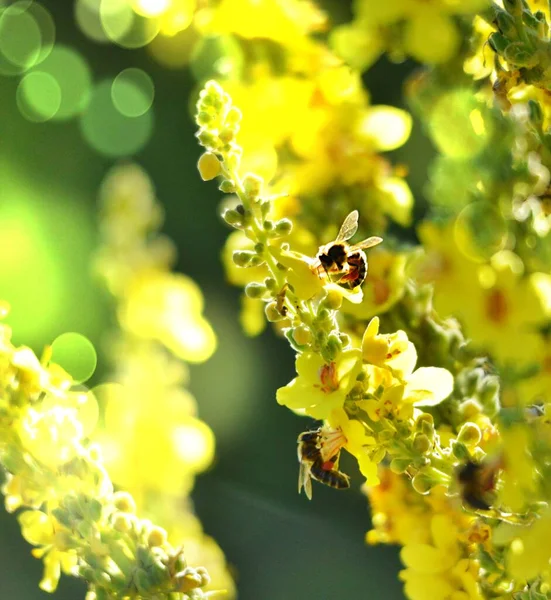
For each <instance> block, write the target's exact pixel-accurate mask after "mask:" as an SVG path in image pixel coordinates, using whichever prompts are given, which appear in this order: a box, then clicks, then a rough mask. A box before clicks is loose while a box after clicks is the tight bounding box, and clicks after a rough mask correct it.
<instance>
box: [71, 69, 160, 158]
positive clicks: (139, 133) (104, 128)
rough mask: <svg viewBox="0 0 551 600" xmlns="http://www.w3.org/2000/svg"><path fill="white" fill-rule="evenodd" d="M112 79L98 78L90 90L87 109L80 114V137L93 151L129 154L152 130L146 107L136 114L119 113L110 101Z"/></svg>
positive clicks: (150, 118)
mask: <svg viewBox="0 0 551 600" xmlns="http://www.w3.org/2000/svg"><path fill="white" fill-rule="evenodd" d="M112 86H113V82H112V80H107V81H103V82H101V83H100V84H99V85H98V86H97V87H96V89H95V90H94V91H93V93H92V98H91V100H90V105H89V106H88V110H87V111H86V112H85V113H84V114H83V115H82V118H81V122H80V125H81V130H82V134H83V136H84V138H85V139H86V141H87V142H88V144H90V146H92V148H94V149H95V150H96V151H97V152H99V153H101V154H104V155H105V156H109V157H122V156H130V155H132V154H135V153H136V152H138V151H139V150H140V149H141V148H143V146H145V144H146V143H147V141H148V140H149V138H150V136H151V133H152V131H153V114H152V111H151V110H149V111H147V112H146V113H145V114H143V115H141V116H139V117H127V116H125V115H123V114H122V113H121V112H120V111H119V110H117V107H116V106H115V105H114V104H113V98H112V94H111V90H112Z"/></svg>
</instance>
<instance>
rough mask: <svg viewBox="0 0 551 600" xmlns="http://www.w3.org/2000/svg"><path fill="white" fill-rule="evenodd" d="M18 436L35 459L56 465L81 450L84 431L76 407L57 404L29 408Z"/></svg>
mask: <svg viewBox="0 0 551 600" xmlns="http://www.w3.org/2000/svg"><path fill="white" fill-rule="evenodd" d="M19 436H20V438H21V442H22V443H23V445H24V447H25V448H26V449H27V450H28V451H29V452H30V453H31V454H33V456H34V457H35V459H36V460H38V461H40V462H42V463H43V464H45V465H47V466H49V467H51V468H56V467H58V466H60V465H62V464H64V463H66V462H68V461H69V460H71V458H73V456H75V454H76V453H77V452H78V448H79V447H80V444H81V442H82V439H83V431H82V424H81V423H80V421H79V420H78V419H77V411H76V410H75V409H71V408H63V407H60V406H54V407H52V408H50V409H47V410H42V409H38V410H36V409H34V408H31V407H27V409H26V412H25V415H24V416H23V418H22V419H21V422H20V428H19Z"/></svg>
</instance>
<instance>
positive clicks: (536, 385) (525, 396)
mask: <svg viewBox="0 0 551 600" xmlns="http://www.w3.org/2000/svg"><path fill="white" fill-rule="evenodd" d="M535 355H536V358H535V360H534V362H535V364H537V365H538V367H539V370H538V372H537V373H536V374H535V375H533V376H532V377H529V378H527V379H521V380H520V381H519V382H517V383H516V385H515V388H516V389H515V390H514V391H516V392H518V397H519V398H520V400H521V402H522V403H523V404H524V405H530V404H535V403H539V402H544V403H545V404H547V403H549V401H550V400H551V337H549V336H546V337H543V336H538V341H537V345H536V350H535Z"/></svg>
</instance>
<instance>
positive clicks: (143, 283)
mask: <svg viewBox="0 0 551 600" xmlns="http://www.w3.org/2000/svg"><path fill="white" fill-rule="evenodd" d="M202 311H203V296H202V294H201V291H200V290H199V288H198V286H197V284H195V283H194V282H193V281H192V280H191V279H190V278H189V277H186V276H184V275H179V274H178V275H176V274H173V273H162V272H150V273H144V274H143V275H142V276H140V277H137V278H136V279H135V280H134V281H133V283H132V285H131V286H130V287H129V289H128V294H127V296H126V297H125V299H124V302H122V306H121V308H120V312H119V318H120V320H121V323H122V325H123V327H124V328H126V329H127V330H128V331H129V332H130V333H132V334H134V335H136V336H137V337H139V338H145V339H155V340H158V341H159V342H161V343H162V344H164V345H165V346H166V347H167V348H168V349H169V350H170V351H171V352H173V353H174V354H175V355H176V356H178V357H179V358H182V359H183V360H187V361H189V362H203V361H205V360H207V359H208V358H209V356H210V355H211V354H212V353H213V352H214V349H215V347H216V338H215V335H214V331H213V330H212V327H211V326H210V324H209V323H208V322H207V321H206V319H205V318H204V317H203V316H202Z"/></svg>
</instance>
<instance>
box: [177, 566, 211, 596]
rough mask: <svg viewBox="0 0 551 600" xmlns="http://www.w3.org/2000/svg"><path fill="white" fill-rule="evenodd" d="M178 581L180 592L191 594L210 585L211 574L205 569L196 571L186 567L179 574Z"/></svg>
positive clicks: (200, 568) (201, 568)
mask: <svg viewBox="0 0 551 600" xmlns="http://www.w3.org/2000/svg"><path fill="white" fill-rule="evenodd" d="M177 579H178V590H179V591H180V592H184V593H187V592H191V591H192V590H195V589H197V588H200V587H203V586H205V585H208V584H209V583H210V577H209V574H208V572H207V570H206V569H205V568H204V567H198V568H196V569H194V568H193V567H186V568H185V569H184V570H183V571H182V572H181V573H178V575H177Z"/></svg>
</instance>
